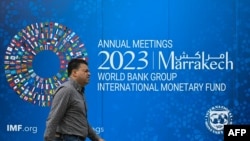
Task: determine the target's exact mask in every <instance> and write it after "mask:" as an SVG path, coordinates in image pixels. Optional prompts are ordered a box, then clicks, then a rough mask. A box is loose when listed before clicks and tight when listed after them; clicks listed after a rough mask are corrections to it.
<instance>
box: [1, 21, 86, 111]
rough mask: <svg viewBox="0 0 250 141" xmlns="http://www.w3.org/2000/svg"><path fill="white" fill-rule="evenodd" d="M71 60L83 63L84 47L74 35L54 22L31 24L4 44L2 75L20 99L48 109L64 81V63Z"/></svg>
mask: <svg viewBox="0 0 250 141" xmlns="http://www.w3.org/2000/svg"><path fill="white" fill-rule="evenodd" d="M72 58H83V59H85V60H87V52H86V49H85V47H84V44H83V43H81V41H80V40H79V36H77V35H76V33H75V32H73V31H72V30H70V29H69V28H67V27H66V26H64V25H62V24H59V23H54V22H44V23H35V24H31V25H29V26H27V27H26V28H24V29H22V30H21V31H19V32H18V33H17V34H16V35H15V36H14V37H13V39H12V40H11V42H10V44H9V45H8V47H7V49H6V52H5V56H4V68H5V75H6V78H7V81H8V82H9V85H10V87H11V88H13V90H14V91H15V92H16V93H17V94H18V96H19V97H20V98H21V99H23V100H25V101H27V102H30V103H33V104H37V105H39V106H50V104H51V100H52V98H53V92H54V90H55V88H56V87H57V86H59V85H60V84H61V83H62V82H64V81H66V79H67V64H68V61H69V60H71V59H72Z"/></svg>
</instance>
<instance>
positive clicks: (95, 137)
mask: <svg viewBox="0 0 250 141" xmlns="http://www.w3.org/2000/svg"><path fill="white" fill-rule="evenodd" d="M88 126H89V129H88V137H89V138H90V139H91V140H92V141H104V140H103V139H102V138H101V137H99V136H98V135H97V134H96V132H95V131H94V130H93V128H92V127H91V126H90V125H88Z"/></svg>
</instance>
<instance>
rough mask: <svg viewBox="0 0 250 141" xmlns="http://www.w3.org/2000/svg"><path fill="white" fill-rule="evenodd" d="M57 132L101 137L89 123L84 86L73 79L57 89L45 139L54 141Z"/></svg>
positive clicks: (92, 137)
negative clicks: (83, 91)
mask: <svg viewBox="0 0 250 141" xmlns="http://www.w3.org/2000/svg"><path fill="white" fill-rule="evenodd" d="M56 132H58V133H61V134H68V135H77V136H81V137H89V138H90V139H91V140H92V141H96V140H98V138H99V137H98V135H97V134H96V133H95V131H94V130H93V129H92V128H91V126H90V125H89V124H88V121H87V108H86V102H85V98H84V95H83V93H82V87H81V86H80V85H79V84H78V83H77V82H76V81H74V80H72V79H69V80H68V81H67V82H65V83H64V84H62V85H61V86H59V87H58V88H57V90H56V91H55V96H54V98H53V102H52V106H51V111H50V113H49V116H48V119H47V121H46V130H45V133H44V139H45V141H52V140H53V139H54V137H55V133H56Z"/></svg>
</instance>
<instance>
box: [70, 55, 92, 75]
mask: <svg viewBox="0 0 250 141" xmlns="http://www.w3.org/2000/svg"><path fill="white" fill-rule="evenodd" d="M80 64H85V65H88V62H87V61H86V60H84V59H82V58H75V59H72V60H70V61H69V63H68V76H70V75H71V73H72V70H73V69H78V68H79V66H80Z"/></svg>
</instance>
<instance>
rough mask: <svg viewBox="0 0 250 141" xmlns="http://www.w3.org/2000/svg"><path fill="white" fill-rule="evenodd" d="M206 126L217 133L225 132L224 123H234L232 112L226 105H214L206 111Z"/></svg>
mask: <svg viewBox="0 0 250 141" xmlns="http://www.w3.org/2000/svg"><path fill="white" fill-rule="evenodd" d="M205 124H206V127H207V128H208V129H209V131H211V132H213V133H215V134H223V130H224V125H229V124H232V114H231V112H230V111H229V110H228V109H227V108H226V107H224V106H214V107H212V108H210V109H209V110H208V111H207V113H206V119H205Z"/></svg>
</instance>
